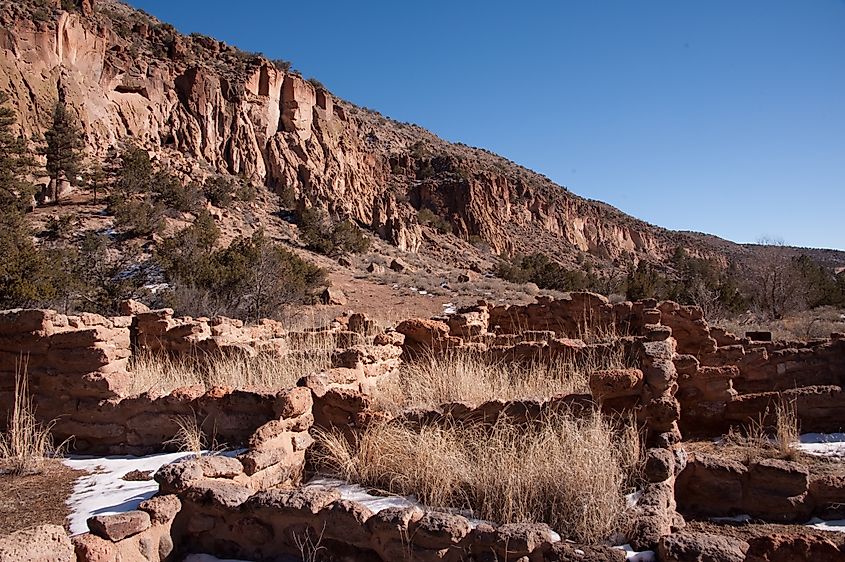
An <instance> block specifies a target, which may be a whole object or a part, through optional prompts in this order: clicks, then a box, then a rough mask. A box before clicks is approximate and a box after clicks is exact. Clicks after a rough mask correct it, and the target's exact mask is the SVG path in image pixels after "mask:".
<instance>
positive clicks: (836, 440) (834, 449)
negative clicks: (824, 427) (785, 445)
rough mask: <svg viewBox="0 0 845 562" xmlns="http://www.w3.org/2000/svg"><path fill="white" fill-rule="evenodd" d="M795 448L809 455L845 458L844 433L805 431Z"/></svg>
mask: <svg viewBox="0 0 845 562" xmlns="http://www.w3.org/2000/svg"><path fill="white" fill-rule="evenodd" d="M795 448H796V449H798V450H799V451H803V452H805V453H807V454H810V455H816V456H819V457H828V458H831V459H837V460H845V433H805V434H804V435H802V436H801V437H800V443H797V444H796V445H795Z"/></svg>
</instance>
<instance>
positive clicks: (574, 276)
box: [495, 252, 599, 291]
mask: <svg viewBox="0 0 845 562" xmlns="http://www.w3.org/2000/svg"><path fill="white" fill-rule="evenodd" d="M495 274H496V275H497V276H498V277H501V278H502V279H505V280H506V281H511V282H512V283H529V282H530V283H535V284H536V285H537V286H538V287H540V288H541V289H553V290H556V291H583V290H596V286H597V285H598V284H599V279H598V277H597V276H596V275H595V274H594V273H593V272H592V270H591V269H590V268H589V267H587V266H585V267H584V269H567V268H565V267H564V266H562V265H561V264H559V263H557V262H556V261H554V260H552V259H551V258H549V256H547V255H545V254H543V253H539V252H538V253H535V254H531V255H530V256H517V257H515V258H514V259H513V260H511V261H501V262H499V263H498V264H497V265H496V268H495Z"/></svg>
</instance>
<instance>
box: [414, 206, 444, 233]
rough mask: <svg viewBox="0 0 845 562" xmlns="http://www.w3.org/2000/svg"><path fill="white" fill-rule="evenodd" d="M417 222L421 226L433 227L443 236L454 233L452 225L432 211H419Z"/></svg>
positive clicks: (424, 209)
mask: <svg viewBox="0 0 845 562" xmlns="http://www.w3.org/2000/svg"><path fill="white" fill-rule="evenodd" d="M417 221H418V222H419V223H420V224H424V225H427V226H430V227H432V228H433V229H435V230H437V231H438V232H439V233H441V234H449V233H450V232H452V224H451V223H450V222H449V221H448V220H446V219H444V218H443V217H440V216H438V215H436V214H434V212H433V211H432V210H431V209H426V208H423V209H420V210H419V211H417Z"/></svg>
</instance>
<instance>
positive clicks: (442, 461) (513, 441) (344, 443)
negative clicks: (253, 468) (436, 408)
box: [314, 414, 639, 543]
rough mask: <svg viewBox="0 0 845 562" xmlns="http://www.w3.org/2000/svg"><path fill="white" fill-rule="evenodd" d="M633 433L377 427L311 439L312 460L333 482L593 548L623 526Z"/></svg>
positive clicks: (594, 419) (541, 424)
mask: <svg viewBox="0 0 845 562" xmlns="http://www.w3.org/2000/svg"><path fill="white" fill-rule="evenodd" d="M635 436H636V432H635V431H634V432H632V431H625V430H622V429H621V428H620V427H619V426H618V425H617V424H614V423H612V422H611V421H609V420H608V419H606V418H604V417H602V416H601V415H600V414H595V415H593V416H590V417H586V418H577V417H573V416H570V415H568V414H567V415H564V414H559V415H553V416H548V417H546V418H545V419H543V420H541V421H538V422H537V423H533V424H528V425H514V424H510V423H506V422H503V421H500V422H498V423H496V424H494V425H493V426H483V425H480V424H476V425H461V424H452V425H429V426H423V427H422V428H412V427H409V426H404V425H400V424H395V423H394V424H391V423H381V424H372V425H370V426H368V427H367V428H366V429H365V430H363V432H362V433H361V434H360V435H359V436H358V437H357V439H355V440H354V441H353V442H350V441H349V440H347V439H346V438H344V437H343V436H341V435H339V434H335V433H325V432H322V433H319V434H318V440H317V441H318V446H317V447H316V448H315V456H314V458H315V462H316V463H317V466H318V467H319V468H320V470H322V471H325V472H327V473H328V474H331V475H333V476H335V477H338V478H342V479H345V480H349V481H352V482H357V483H359V484H361V485H364V486H374V487H379V488H382V489H384V490H387V491H389V492H391V493H396V494H402V495H408V494H413V495H416V496H417V498H419V499H420V501H421V502H423V503H424V504H425V505H428V506H433V507H449V508H458V509H464V510H469V511H470V512H471V514H472V516H474V517H477V518H480V519H486V520H491V521H497V522H546V523H548V524H549V525H551V526H552V527H553V528H554V529H556V530H557V531H559V532H560V533H561V534H563V535H565V536H566V537H568V538H572V539H574V540H576V541H579V542H588V543H596V542H600V541H602V540H603V539H606V538H607V537H609V536H610V535H611V534H612V533H613V532H614V531H617V530H619V529H620V527H621V526H622V525H623V523H624V517H625V515H624V512H625V509H626V502H625V497H624V494H625V492H626V491H627V489H626V486H627V482H629V477H630V475H631V467H633V466H636V465H637V464H638V458H632V456H636V455H638V452H639V447H638V445H637V443H635V439H636V437H635Z"/></svg>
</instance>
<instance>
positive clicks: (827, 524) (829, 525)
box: [807, 517, 845, 533]
mask: <svg viewBox="0 0 845 562" xmlns="http://www.w3.org/2000/svg"><path fill="white" fill-rule="evenodd" d="M807 526H808V527H812V528H814V529H821V530H822V531H836V532H838V533H845V519H835V520H831V521H823V520H821V519H819V518H818V517H813V518H812V519H810V521H809V522H808V523H807Z"/></svg>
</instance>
